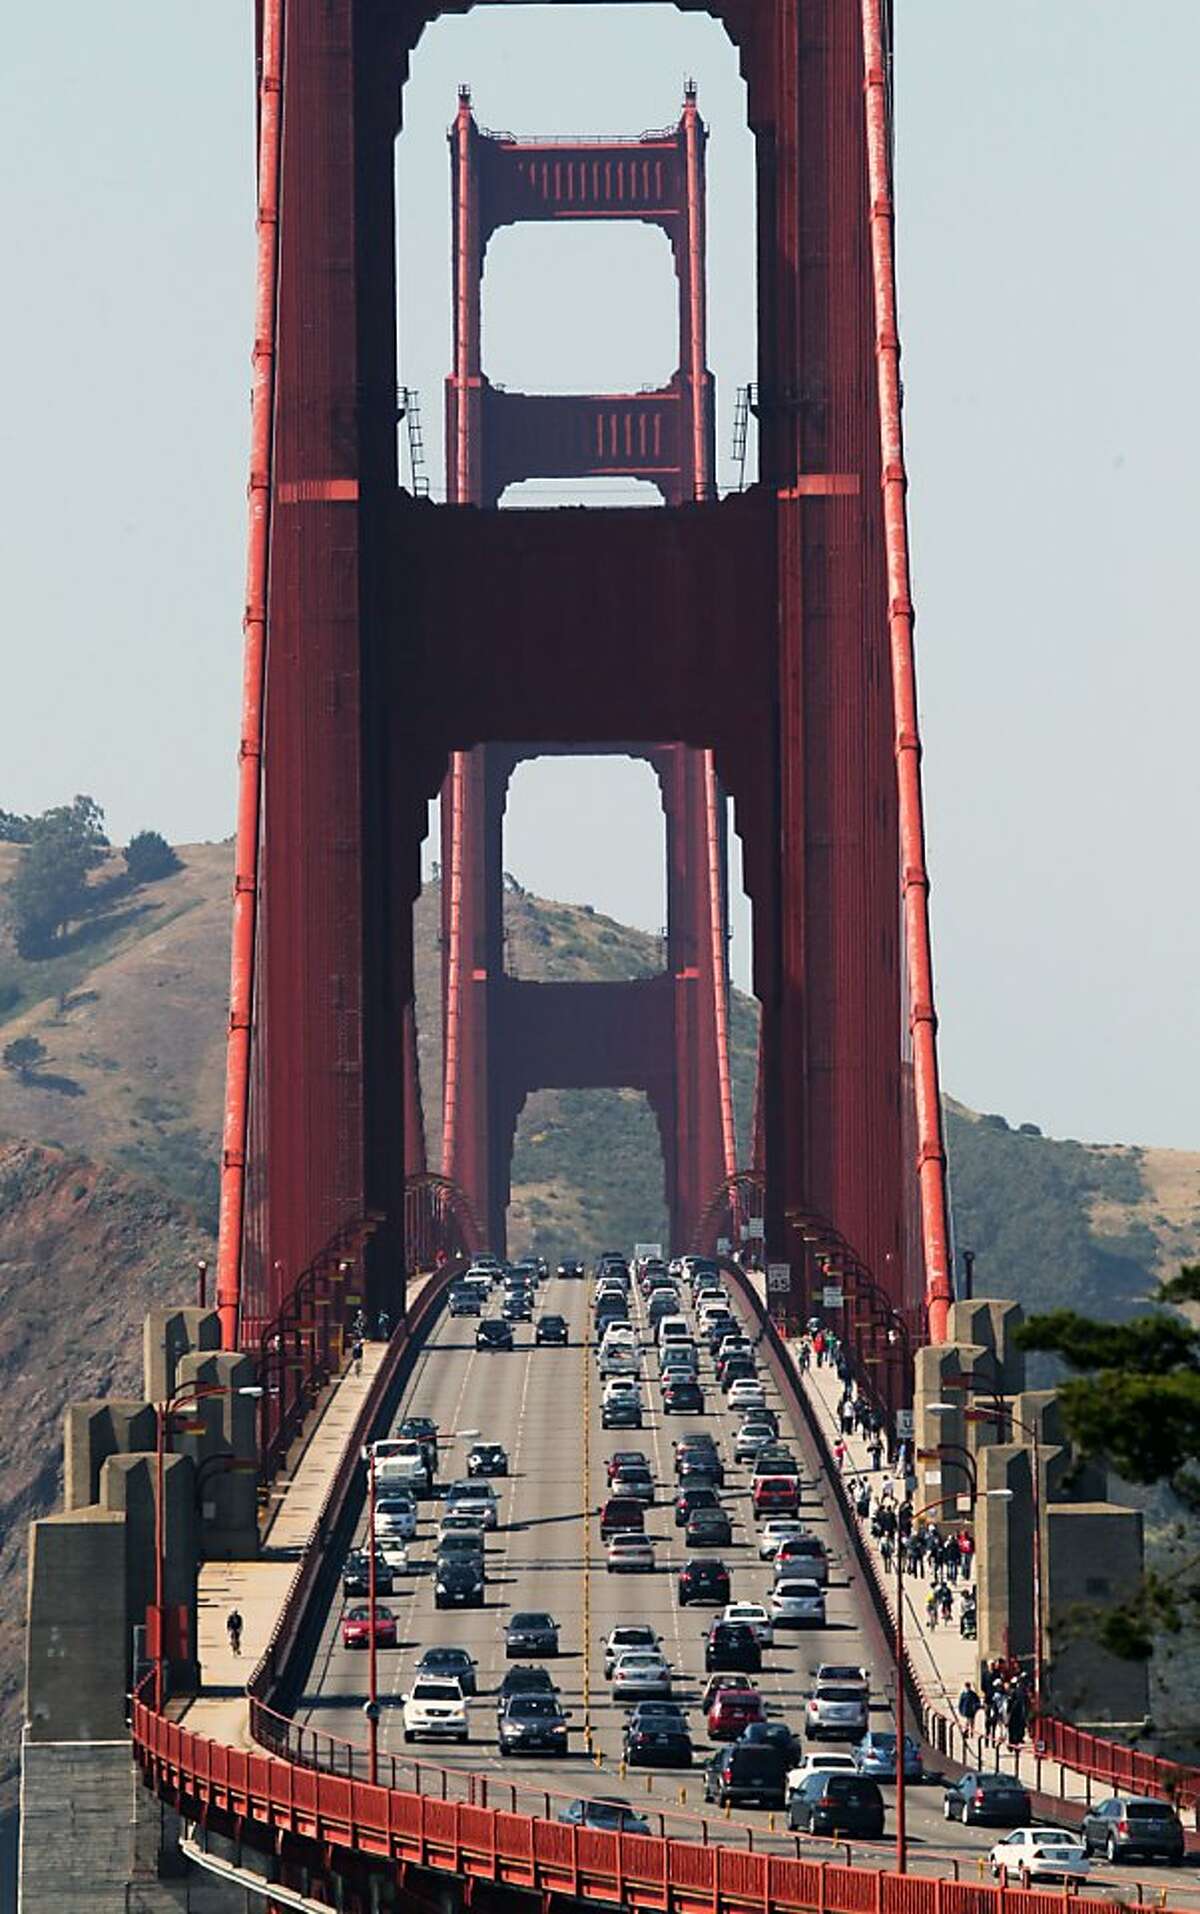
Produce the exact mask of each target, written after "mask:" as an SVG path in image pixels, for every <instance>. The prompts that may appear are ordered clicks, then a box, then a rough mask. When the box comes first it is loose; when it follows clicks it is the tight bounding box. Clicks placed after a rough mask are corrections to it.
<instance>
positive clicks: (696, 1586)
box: [676, 1556, 729, 1608]
mask: <svg viewBox="0 0 1200 1914" xmlns="http://www.w3.org/2000/svg"><path fill="white" fill-rule="evenodd" d="M676 1591H677V1593H678V1596H679V1606H680V1608H686V1607H687V1606H688V1604H689V1602H716V1603H718V1604H719V1605H720V1606H722V1607H723V1606H724V1604H725V1603H726V1602H727V1601H728V1600H729V1570H728V1568H727V1567H726V1565H725V1563H724V1562H721V1561H713V1560H712V1559H711V1558H710V1557H707V1556H700V1557H697V1558H696V1559H695V1560H689V1561H686V1562H685V1563H684V1564H683V1567H682V1568H681V1569H680V1571H679V1579H678V1581H677V1583H676Z"/></svg>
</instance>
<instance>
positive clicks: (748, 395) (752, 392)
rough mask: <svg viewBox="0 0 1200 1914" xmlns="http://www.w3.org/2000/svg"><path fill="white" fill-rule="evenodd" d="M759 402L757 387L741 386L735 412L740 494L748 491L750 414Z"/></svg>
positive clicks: (735, 444) (735, 440)
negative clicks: (747, 461)
mask: <svg viewBox="0 0 1200 1914" xmlns="http://www.w3.org/2000/svg"><path fill="white" fill-rule="evenodd" d="M757 400H758V387H757V386H756V385H740V386H739V387H738V389H737V402H736V404H735V406H734V411H733V462H734V464H735V465H736V467H737V475H738V484H737V488H738V491H739V492H744V491H745V489H746V445H747V441H748V439H749V436H750V414H751V413H752V412H753V410H754V407H755V405H756V403H757Z"/></svg>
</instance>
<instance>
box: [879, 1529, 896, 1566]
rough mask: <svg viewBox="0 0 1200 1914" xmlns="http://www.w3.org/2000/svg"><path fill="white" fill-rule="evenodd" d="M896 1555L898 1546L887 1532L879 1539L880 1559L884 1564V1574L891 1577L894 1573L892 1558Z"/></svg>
mask: <svg viewBox="0 0 1200 1914" xmlns="http://www.w3.org/2000/svg"><path fill="white" fill-rule="evenodd" d="M895 1553H896V1544H895V1542H894V1541H893V1540H892V1537H891V1536H890V1535H889V1534H888V1533H887V1531H886V1530H885V1531H884V1533H883V1534H882V1535H881V1536H880V1538H879V1557H880V1560H881V1561H882V1563H883V1572H884V1574H885V1575H890V1574H891V1572H892V1557H893V1556H894V1555H895Z"/></svg>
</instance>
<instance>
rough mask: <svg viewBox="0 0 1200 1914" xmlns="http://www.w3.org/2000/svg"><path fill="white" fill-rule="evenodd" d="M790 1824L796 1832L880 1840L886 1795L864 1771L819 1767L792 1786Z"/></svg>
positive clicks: (788, 1803)
mask: <svg viewBox="0 0 1200 1914" xmlns="http://www.w3.org/2000/svg"><path fill="white" fill-rule="evenodd" d="M787 1814H788V1826H789V1828H791V1829H792V1831H793V1833H800V1832H801V1831H803V1832H805V1833H808V1834H838V1835H841V1836H847V1835H849V1836H854V1837H856V1838H857V1839H859V1840H865V1841H877V1840H878V1839H879V1837H880V1836H881V1835H882V1833H883V1796H882V1795H881V1794H880V1792H879V1783H878V1781H872V1780H871V1778H870V1776H869V1775H865V1774H834V1773H831V1772H829V1771H828V1770H824V1769H819V1770H818V1771H817V1773H815V1774H810V1775H809V1776H807V1778H806V1779H805V1780H804V1781H802V1782H801V1784H800V1786H799V1787H798V1788H789V1790H788V1796H787Z"/></svg>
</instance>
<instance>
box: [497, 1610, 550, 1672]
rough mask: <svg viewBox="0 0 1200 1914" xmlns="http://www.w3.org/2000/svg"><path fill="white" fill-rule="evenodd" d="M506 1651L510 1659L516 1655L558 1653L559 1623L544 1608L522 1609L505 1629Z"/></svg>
mask: <svg viewBox="0 0 1200 1914" xmlns="http://www.w3.org/2000/svg"><path fill="white" fill-rule="evenodd" d="M504 1653H505V1656H506V1657H507V1659H508V1660H509V1661H512V1659H513V1657H514V1656H516V1655H557V1653H558V1623H557V1622H556V1621H555V1619H554V1617H553V1615H547V1614H546V1612H545V1610H544V1609H522V1610H521V1611H520V1612H519V1613H518V1614H516V1615H514V1616H513V1618H512V1620H511V1621H510V1622H509V1624H508V1627H507V1628H506V1629H505V1631H504Z"/></svg>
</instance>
